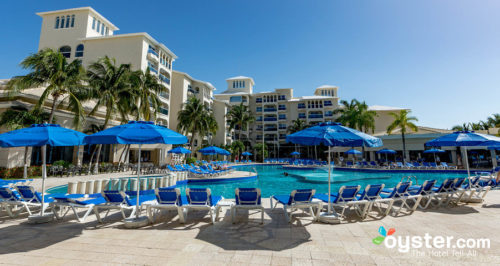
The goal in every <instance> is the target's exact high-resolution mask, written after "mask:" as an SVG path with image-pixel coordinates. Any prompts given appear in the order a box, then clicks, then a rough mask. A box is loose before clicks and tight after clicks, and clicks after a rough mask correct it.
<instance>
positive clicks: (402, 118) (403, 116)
mask: <svg viewBox="0 0 500 266" xmlns="http://www.w3.org/2000/svg"><path fill="white" fill-rule="evenodd" d="M410 112H411V111H410V110H401V111H399V113H389V115H391V116H392V117H393V118H394V121H392V123H391V124H390V125H389V126H388V127H387V134H389V135H390V134H391V133H392V131H394V129H396V128H399V129H400V132H401V139H402V141H403V162H405V155H406V140H405V134H406V132H407V130H408V129H411V130H413V131H414V132H417V131H418V127H417V125H415V124H414V123H413V122H412V121H418V119H417V118H416V117H414V116H408V114H410Z"/></svg>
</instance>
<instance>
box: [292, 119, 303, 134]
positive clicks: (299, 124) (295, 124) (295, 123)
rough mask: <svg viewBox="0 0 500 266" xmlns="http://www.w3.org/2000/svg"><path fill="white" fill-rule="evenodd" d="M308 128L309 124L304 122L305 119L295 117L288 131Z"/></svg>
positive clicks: (293, 131)
mask: <svg viewBox="0 0 500 266" xmlns="http://www.w3.org/2000/svg"><path fill="white" fill-rule="evenodd" d="M306 128H308V126H307V124H306V123H305V122H304V120H300V119H295V120H293V121H292V124H291V125H290V126H288V132H289V133H290V134H292V133H295V132H298V131H301V130H304V129H306Z"/></svg>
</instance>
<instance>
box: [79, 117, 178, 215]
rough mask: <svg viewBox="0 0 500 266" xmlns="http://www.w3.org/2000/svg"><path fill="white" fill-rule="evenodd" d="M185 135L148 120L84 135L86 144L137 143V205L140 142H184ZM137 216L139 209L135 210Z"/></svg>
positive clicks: (139, 174)
mask: <svg viewBox="0 0 500 266" xmlns="http://www.w3.org/2000/svg"><path fill="white" fill-rule="evenodd" d="M187 141H188V139H187V137H186V136H184V135H182V134H179V133H177V132H175V131H173V130H170V129H168V128H166V127H164V126H159V125H155V124H154V123H153V122H148V121H130V122H128V123H127V124H124V125H119V126H115V127H112V128H108V129H105V130H103V131H100V132H97V133H95V134H92V135H90V136H87V137H85V142H86V143H87V144H139V156H138V158H137V206H139V185H140V176H141V145H142V144H184V143H186V142H187ZM136 218H139V211H137V212H136Z"/></svg>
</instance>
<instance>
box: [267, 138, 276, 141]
mask: <svg viewBox="0 0 500 266" xmlns="http://www.w3.org/2000/svg"><path fill="white" fill-rule="evenodd" d="M265 141H276V139H275V138H265Z"/></svg>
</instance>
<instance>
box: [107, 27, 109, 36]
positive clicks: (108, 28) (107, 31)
mask: <svg viewBox="0 0 500 266" xmlns="http://www.w3.org/2000/svg"><path fill="white" fill-rule="evenodd" d="M108 35H109V28H108V27H106V36H108Z"/></svg>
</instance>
